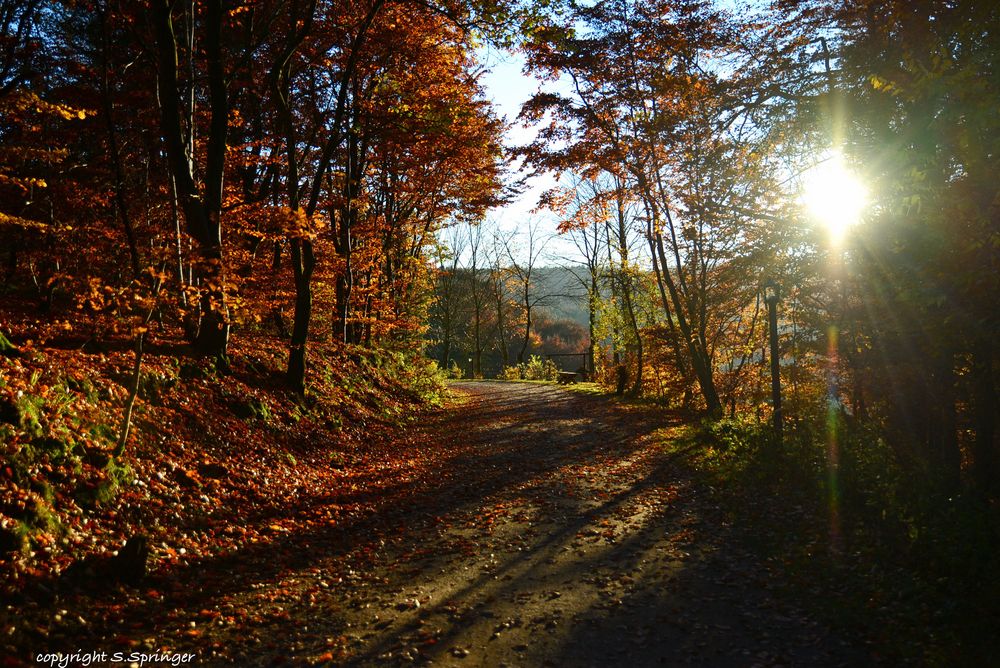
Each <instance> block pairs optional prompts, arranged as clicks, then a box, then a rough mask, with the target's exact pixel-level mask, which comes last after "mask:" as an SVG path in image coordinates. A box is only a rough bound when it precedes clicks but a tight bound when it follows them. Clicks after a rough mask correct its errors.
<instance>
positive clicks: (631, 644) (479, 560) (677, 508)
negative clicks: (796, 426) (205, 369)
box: [245, 382, 872, 666]
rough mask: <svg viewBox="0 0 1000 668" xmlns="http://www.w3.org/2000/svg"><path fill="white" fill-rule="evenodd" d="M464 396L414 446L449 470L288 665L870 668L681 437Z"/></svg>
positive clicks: (573, 398)
mask: <svg viewBox="0 0 1000 668" xmlns="http://www.w3.org/2000/svg"><path fill="white" fill-rule="evenodd" d="M453 390H454V392H455V394H457V395H458V400H457V402H456V403H455V404H454V405H453V406H452V407H451V408H450V409H448V410H445V411H442V412H440V413H439V414H438V415H437V416H436V417H435V418H434V419H432V420H430V421H429V422H428V423H427V424H426V425H425V426H424V427H422V433H421V434H419V435H417V436H415V438H414V441H413V444H412V446H416V447H419V448H422V449H429V450H430V451H429V452H427V453H426V454H427V455H429V456H430V457H431V458H433V459H434V460H435V461H436V465H437V466H438V468H437V470H436V471H435V472H433V473H432V475H431V478H430V479H429V480H427V481H424V484H421V489H420V490H419V491H416V492H414V493H412V494H410V495H409V497H408V499H409V500H408V501H406V502H405V504H404V505H393V506H385V507H383V508H381V509H380V510H378V511H377V512H378V514H379V516H378V518H377V521H376V522H375V524H374V525H372V526H381V527H387V528H388V527H392V529H389V530H387V531H385V532H384V533H382V532H379V533H378V535H376V536H373V537H372V538H374V539H375V540H374V542H372V543H369V544H368V545H367V547H365V548H362V549H357V546H355V549H352V550H351V551H350V555H351V557H350V558H351V559H353V560H354V561H353V564H352V565H351V566H350V567H348V568H347V569H346V571H345V567H344V564H343V563H340V564H338V567H337V570H339V571H340V572H341V573H342V577H339V578H336V579H335V581H334V583H333V584H330V585H329V588H327V585H328V583H327V582H326V581H324V582H323V589H322V590H320V593H319V595H320V597H321V599H323V605H322V607H323V608H325V609H327V610H329V611H330V613H331V614H330V617H329V618H327V619H325V620H324V621H322V622H316V623H315V624H314V622H309V625H308V628H307V627H306V626H305V625H303V626H299V627H295V628H285V629H283V630H282V634H283V636H284V637H282V638H281V643H280V644H284V645H285V647H287V648H288V650H287V652H288V656H289V657H290V658H298V659H307V658H308V657H312V658H313V660H315V659H320V660H322V659H327V658H329V657H331V656H333V657H335V659H336V660H337V663H338V664H347V665H371V666H376V665H377V666H384V665H402V664H407V663H418V664H419V663H426V662H432V663H433V664H434V665H449V666H450V665H455V666H458V665H464V666H504V665H507V666H664V665H667V666H683V665H706V666H753V665H767V666H777V665H809V666H826V665H829V666H836V665H866V664H870V663H872V658H871V657H870V656H868V655H866V654H865V653H864V651H863V650H861V649H859V648H858V647H853V646H851V644H850V643H848V642H846V641H845V640H843V639H842V638H838V637H836V636H835V635H834V634H832V633H830V632H828V631H827V630H826V629H824V628H823V627H822V626H821V625H820V624H819V623H817V622H815V621H813V620H811V619H809V618H808V617H807V616H806V615H805V614H804V613H803V612H802V611H800V610H797V609H792V608H790V607H789V606H788V605H787V603H785V602H783V601H782V600H780V599H779V598H778V597H776V596H775V595H773V594H772V593H771V589H772V586H773V585H774V584H775V583H774V582H772V581H770V580H769V578H770V577H772V576H770V575H768V573H769V572H772V571H773V570H774V569H767V568H764V567H763V565H762V564H760V563H757V562H756V561H755V558H754V556H753V555H752V554H749V553H747V552H746V551H745V550H743V549H740V548H738V547H736V545H735V544H734V541H732V540H731V537H729V536H728V534H729V531H728V529H727V527H726V526H725V525H724V523H723V522H722V520H721V519H720V518H721V513H718V512H717V511H715V509H713V508H712V507H711V506H710V504H709V503H708V502H707V501H706V500H703V499H702V498H701V495H700V494H699V490H698V489H696V488H695V487H694V486H693V485H692V484H691V483H690V481H689V480H686V479H685V478H684V476H683V475H682V474H681V473H680V472H679V469H678V468H677V467H676V466H674V465H673V464H672V462H671V461H670V459H669V457H668V456H667V455H665V454H664V453H663V450H662V448H658V447H656V445H655V441H656V440H657V439H662V438H663V437H664V436H665V435H667V434H664V433H663V432H659V433H657V432H658V430H661V429H670V428H671V426H670V425H669V424H665V420H664V419H663V418H662V417H660V418H656V417H655V415H654V413H653V412H650V411H643V410H637V409H631V410H630V409H627V408H624V407H621V406H618V405H616V404H614V403H613V402H611V401H609V400H608V399H606V398H602V397H597V396H587V395H582V394H579V393H573V392H570V391H566V390H564V389H560V388H557V387H553V386H551V385H538V384H512V383H490V382H462V383H456V384H454V385H453ZM654 435H655V438H654ZM414 454H416V453H414ZM426 473H427V472H425V473H424V474H425V475H426ZM398 482H399V484H403V485H406V484H410V483H411V482H415V481H413V480H412V479H409V478H407V477H406V476H403V478H402V479H400V480H399V481H398ZM354 538H358V537H357V536H355V537H354ZM319 566H320V568H319V569H318V570H316V571H315V572H316V573H324V572H329V570H331V569H333V568H334V566H333V565H331V566H330V567H329V568H327V567H323V566H322V565H319ZM316 577H319V576H316ZM306 579H307V581H308V577H307V578H306ZM336 580H339V581H336ZM289 612H291V613H292V616H293V617H292V618H293V619H296V618H299V615H300V614H301V613H298V612H295V611H292V610H290V611H289ZM303 612H305V611H303ZM275 630H277V629H275ZM327 634H329V635H327ZM325 647H335V649H336V651H335V652H329V653H324V648H325ZM247 650H249V651H248V654H247V656H246V657H245V658H247V659H249V658H251V656H254V655H253V654H252V652H253V650H252V649H251V648H249V647H248V648H247ZM256 658H257V659H258V660H260V659H261V656H260V655H256Z"/></svg>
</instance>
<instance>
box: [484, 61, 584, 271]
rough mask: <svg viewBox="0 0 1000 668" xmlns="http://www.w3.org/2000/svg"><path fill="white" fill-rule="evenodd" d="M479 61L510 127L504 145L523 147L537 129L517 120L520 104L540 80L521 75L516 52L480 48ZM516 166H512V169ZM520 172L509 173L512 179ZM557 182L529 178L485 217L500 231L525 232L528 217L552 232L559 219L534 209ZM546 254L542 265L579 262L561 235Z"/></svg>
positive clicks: (548, 178) (542, 229)
mask: <svg viewBox="0 0 1000 668" xmlns="http://www.w3.org/2000/svg"><path fill="white" fill-rule="evenodd" d="M478 56H479V60H480V62H481V63H482V64H483V65H484V66H485V67H486V68H488V69H487V71H486V72H485V73H484V74H483V76H482V77H481V78H480V83H481V84H482V86H483V89H484V92H485V94H486V97H487V98H488V99H490V100H491V101H492V102H493V105H494V107H495V108H496V110H497V113H498V115H500V116H501V117H503V118H504V119H505V120H506V121H507V122H508V123H509V124H511V127H510V128H509V129H508V131H507V133H506V135H505V138H504V142H505V144H506V145H507V146H524V145H526V144H528V143H530V142H531V141H533V140H534V139H535V136H536V134H537V132H538V129H537V128H535V127H524V126H523V125H522V124H521V123H519V122H517V120H516V119H517V115H518V114H519V113H520V112H521V105H522V104H524V103H525V102H527V101H528V99H529V98H530V97H531V96H532V95H534V94H535V93H536V92H538V90H539V88H540V87H541V85H542V82H541V81H539V80H538V79H536V78H534V77H531V76H528V75H526V74H524V71H523V69H524V63H525V60H524V57H523V56H522V55H520V54H517V53H510V52H507V51H498V50H496V49H481V50H480V51H479V53H478ZM517 167H519V165H513V166H512V171H513V170H514V169H516V168H517ZM518 176H519V175H517V174H511V178H512V179H513V178H517V177H518ZM557 183H558V181H557V180H556V178H555V176H554V175H553V174H551V173H547V174H542V175H540V176H536V177H532V178H531V179H529V180H528V181H527V183H526V186H527V187H526V188H525V189H524V191H523V192H522V193H521V194H520V196H518V197H517V199H516V200H514V201H512V202H511V203H510V204H507V205H506V206H502V207H496V208H493V209H491V210H490V211H489V213H488V214H487V217H488V218H489V219H490V220H492V221H495V222H496V224H497V225H498V226H499V227H500V229H501V230H503V231H505V232H512V231H515V230H521V231H522V232H525V233H526V230H527V227H528V224H529V222H530V221H531V220H535V219H537V220H539V221H541V222H540V225H539V231H540V232H541V233H542V234H543V235H555V234H556V227H557V225H558V220H557V218H556V216H555V214H553V213H552V212H550V211H539V212H533V211H532V210H533V209H534V208H535V207H536V206H537V205H538V198H539V197H540V196H541V194H542V193H543V192H545V191H546V190H548V189H550V188H552V187H554V186H555V185H557ZM545 255H546V257H545V258H543V260H542V262H541V264H545V265H566V264H570V263H574V262H578V261H579V253H578V252H577V250H576V247H575V246H574V245H573V243H572V242H571V241H570V240H569V239H567V238H564V237H558V238H555V239H553V240H552V241H551V242H550V243H549V244H548V245H547V247H546V254H545Z"/></svg>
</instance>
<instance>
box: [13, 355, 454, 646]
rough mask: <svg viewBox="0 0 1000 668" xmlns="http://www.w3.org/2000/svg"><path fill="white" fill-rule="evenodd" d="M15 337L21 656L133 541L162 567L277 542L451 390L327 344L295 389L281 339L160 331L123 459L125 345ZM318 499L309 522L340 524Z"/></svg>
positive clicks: (16, 640)
mask: <svg viewBox="0 0 1000 668" xmlns="http://www.w3.org/2000/svg"><path fill="white" fill-rule="evenodd" d="M12 338H14V339H15V341H17V339H16V337H12ZM18 343H19V345H17V346H16V348H15V349H13V350H12V351H10V354H7V355H3V356H0V444H2V446H0V447H2V451H0V457H2V468H0V584H2V589H3V593H4V599H5V600H6V601H8V603H7V605H5V607H4V609H3V611H2V613H0V614H2V615H3V619H2V622H3V624H2V628H0V630H2V632H3V637H4V641H3V644H4V645H6V646H7V649H8V650H11V652H12V653H15V652H14V650H24V649H26V648H30V647H31V646H32V645H35V644H36V642H40V641H42V640H43V639H47V638H49V637H50V635H53V634H54V635H57V636H58V635H59V633H60V632H61V631H60V628H63V631H62V632H65V633H67V634H70V635H72V634H74V633H75V632H74V631H73V630H72V629H66V628H64V627H65V625H66V624H70V625H71V626H72V625H73V624H79V625H83V626H86V625H87V624H88V620H86V619H84V620H83V621H78V620H77V621H73V622H69V621H68V620H72V619H75V617H74V616H67V615H65V614H62V615H59V614H49V612H52V611H51V610H50V611H46V609H47V608H49V607H52V606H56V605H57V604H58V605H60V606H61V605H63V604H64V603H65V598H66V596H71V594H72V592H73V591H75V589H77V588H80V587H81V586H82V587H83V588H87V587H92V586H108V585H106V584H104V583H101V580H102V578H103V576H104V575H109V574H110V575H115V573H114V572H113V571H114V570H115V566H116V565H115V564H114V563H113V562H112V555H113V554H114V553H115V552H116V551H118V550H119V549H120V548H122V546H123V545H124V544H125V541H126V540H127V539H128V538H129V537H131V536H136V535H143V536H146V537H147V541H148V542H147V544H148V547H149V552H150V560H149V567H150V569H151V571H152V573H153V574H154V575H155V574H157V573H161V574H162V573H169V572H170V571H171V570H173V569H175V568H183V567H188V566H195V565H196V564H197V563H198V562H199V561H203V560H208V559H220V558H225V557H226V556H227V555H232V554H235V553H236V552H238V551H240V550H243V549H245V548H247V546H250V545H252V544H254V543H256V542H258V541H261V540H265V539H266V540H271V539H273V538H274V537H275V536H276V535H279V536H280V534H281V532H283V531H285V530H286V529H285V528H284V526H283V525H284V524H286V522H287V521H289V515H290V513H292V512H293V511H292V509H297V510H296V512H300V511H301V509H302V508H303V507H309V506H310V502H309V499H311V498H312V497H314V496H324V497H326V496H329V495H335V494H337V493H338V490H342V489H346V488H349V486H350V483H349V482H347V481H346V480H345V478H346V472H347V471H349V470H351V469H352V468H353V465H354V463H355V462H356V460H359V455H358V453H359V451H360V450H362V449H364V448H367V447H369V446H371V445H372V444H374V443H378V442H379V441H380V440H382V439H385V438H387V437H388V436H390V435H394V434H395V433H396V432H398V428H399V427H400V426H401V425H402V424H404V423H406V422H408V421H409V420H411V419H413V417H414V416H416V415H418V414H419V413H420V412H421V411H422V410H424V409H425V408H426V407H427V406H428V405H429V404H433V403H434V401H435V399H436V398H437V396H438V393H439V392H440V390H441V386H440V385H439V383H438V380H437V378H436V377H435V376H434V374H433V370H432V369H430V368H429V367H427V366H424V365H422V364H420V363H416V364H415V363H414V362H415V361H414V360H412V359H404V358H403V356H401V355H396V354H392V353H387V352H379V353H376V352H371V351H363V350H361V349H354V348H349V349H347V350H346V351H345V350H344V349H343V348H342V347H327V348H325V349H323V348H320V347H318V348H319V349H318V350H317V352H316V354H315V357H314V359H313V364H314V365H315V366H314V368H315V370H316V373H315V378H316V380H315V382H314V383H313V384H312V386H311V387H310V389H309V392H308V393H307V394H306V395H305V396H304V397H300V396H298V395H296V394H294V393H291V392H288V391H287V389H286V387H285V385H284V382H283V377H282V375H281V373H280V372H279V369H281V368H282V365H283V357H284V350H283V347H282V346H281V345H280V344H279V343H278V342H276V341H272V340H270V339H261V340H260V341H258V342H257V343H256V344H253V343H251V342H244V341H240V342H237V343H236V344H234V346H233V350H232V351H231V355H230V356H229V357H228V359H227V360H226V361H225V362H224V363H217V362H214V361H211V360H202V359H198V358H195V357H192V356H190V354H189V351H188V349H187V348H186V347H185V346H184V345H183V344H182V343H180V342H176V341H170V340H160V341H158V342H157V343H156V344H155V345H152V346H150V348H149V350H148V351H147V354H146V356H145V358H144V362H143V366H142V373H141V375H140V382H139V400H138V402H137V404H136V409H135V413H134V417H133V423H134V424H133V436H132V438H131V439H130V441H129V443H128V447H127V449H126V451H125V454H124V456H122V457H120V458H115V457H113V454H112V453H113V450H114V446H115V442H116V439H117V436H118V433H119V429H120V421H121V416H122V410H123V405H124V403H125V401H126V399H127V396H128V391H129V390H128V385H129V384H130V380H131V377H130V373H131V368H132V363H133V354H132V352H131V350H130V349H129V346H128V345H127V344H126V343H121V344H119V345H115V344H105V345H102V346H100V347H95V346H94V345H92V344H87V345H83V343H82V342H73V343H57V342H53V343H50V344H47V345H41V344H38V343H31V342H29V341H26V340H22V341H19V342H18ZM312 507H314V508H315V510H316V512H315V515H316V517H315V518H311V519H315V520H318V521H319V520H321V521H329V520H330V519H334V520H336V517H333V516H330V514H331V513H333V514H334V515H335V514H336V512H337V509H336V508H335V507H330V506H324V505H322V504H318V503H317V504H312ZM321 515H322V517H321ZM309 519H310V518H303V517H298V518H296V519H295V521H296V522H301V521H307V520H309ZM74 564H76V565H75V566H74ZM109 571H111V572H110V573H109ZM108 588H109V589H110V588H112V587H111V586H108ZM36 613H37V614H36ZM43 644H44V643H43ZM36 646H37V645H36ZM4 653H7V652H4ZM16 653H21V652H20V651H18V652H16Z"/></svg>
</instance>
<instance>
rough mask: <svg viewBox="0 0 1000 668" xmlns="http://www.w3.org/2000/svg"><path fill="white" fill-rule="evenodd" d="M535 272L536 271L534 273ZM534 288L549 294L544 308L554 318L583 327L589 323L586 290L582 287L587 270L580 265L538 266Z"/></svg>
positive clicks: (534, 273) (534, 272) (585, 279)
mask: <svg viewBox="0 0 1000 668" xmlns="http://www.w3.org/2000/svg"><path fill="white" fill-rule="evenodd" d="M536 272H537V273H536ZM532 273H533V276H537V281H536V289H537V290H538V292H539V293H540V294H543V295H551V297H550V298H549V299H548V300H546V302H545V306H544V310H545V311H547V312H548V313H550V314H551V315H552V317H553V318H555V319H565V320H570V321H572V322H575V323H577V324H578V325H581V326H583V327H584V328H586V327H588V325H589V316H588V313H587V290H586V288H585V287H584V285H585V283H586V281H587V280H588V279H587V270H586V269H584V268H582V267H538V268H537V269H535V270H534V271H533V272H532Z"/></svg>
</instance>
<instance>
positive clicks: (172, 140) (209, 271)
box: [152, 0, 229, 356]
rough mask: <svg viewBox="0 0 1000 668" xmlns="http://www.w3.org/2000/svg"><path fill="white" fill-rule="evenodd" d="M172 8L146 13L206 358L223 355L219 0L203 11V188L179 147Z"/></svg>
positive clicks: (225, 108) (223, 107)
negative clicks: (192, 248)
mask: <svg viewBox="0 0 1000 668" xmlns="http://www.w3.org/2000/svg"><path fill="white" fill-rule="evenodd" d="M172 8H173V3H172V2H170V1H169V0H160V1H158V2H156V3H154V5H153V12H152V16H153V22H154V24H155V29H156V48H157V75H158V79H157V82H158V87H159V91H160V128H161V131H162V133H163V137H164V142H165V145H166V152H167V157H168V159H169V163H170V168H171V172H172V173H173V176H174V178H175V181H176V185H177V190H178V195H179V199H180V204H181V210H182V211H183V212H184V219H185V222H186V223H187V227H188V232H189V234H191V236H192V237H193V238H194V239H195V240H196V241H197V242H198V252H199V261H198V266H197V271H198V274H199V276H200V277H201V279H202V288H203V292H202V298H201V300H200V306H201V309H202V313H203V317H202V319H201V326H200V327H199V329H198V337H197V339H196V340H195V348H196V349H197V350H198V351H199V352H200V353H201V354H203V355H206V356H223V355H225V354H226V347H227V345H228V343H229V314H228V307H227V305H226V291H225V280H226V279H225V272H224V270H223V257H222V227H221V214H222V184H223V175H224V167H225V156H226V135H227V131H228V124H229V99H228V93H227V91H226V83H225V72H224V70H223V66H222V22H223V11H222V3H221V0H210V1H209V2H208V3H207V7H206V11H205V25H206V39H205V53H206V58H207V60H208V81H209V105H210V112H211V115H210V122H209V138H208V144H207V148H206V153H207V157H206V162H205V178H204V185H203V189H202V191H203V192H202V191H199V189H198V187H197V185H196V184H195V180H194V175H193V173H192V169H191V163H190V162H189V159H188V155H187V152H186V150H185V140H184V130H183V127H182V123H181V106H180V87H179V84H178V79H177V65H178V54H177V42H176V35H175V33H174V24H173V17H172V16H171V12H172Z"/></svg>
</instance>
